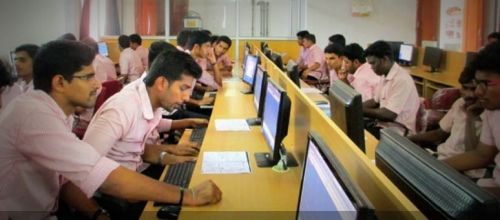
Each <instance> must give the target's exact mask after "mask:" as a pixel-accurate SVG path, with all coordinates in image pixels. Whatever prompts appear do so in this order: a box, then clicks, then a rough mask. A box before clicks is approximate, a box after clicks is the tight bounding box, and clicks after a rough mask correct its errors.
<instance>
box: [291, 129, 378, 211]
mask: <svg viewBox="0 0 500 220" xmlns="http://www.w3.org/2000/svg"><path fill="white" fill-rule="evenodd" d="M307 137H308V138H307V146H306V152H305V157H304V163H303V166H302V173H301V180H300V188H299V199H298V201H297V212H296V219H298V217H299V208H300V199H301V197H302V187H303V186H304V175H305V171H306V163H307V157H308V155H309V147H310V146H309V143H310V142H313V143H314V144H315V145H316V146H317V147H318V151H319V153H320V155H321V157H323V159H324V160H325V162H326V164H327V166H328V168H330V171H331V172H332V173H333V175H334V176H335V178H336V179H337V180H338V182H339V183H340V185H341V186H342V188H343V189H344V191H346V194H347V196H348V197H349V199H350V200H351V202H352V203H353V205H354V207H355V208H356V209H357V212H358V216H357V217H356V219H376V217H375V208H374V206H373V205H372V204H371V202H370V200H368V198H367V197H366V195H365V194H364V193H363V191H362V190H361V188H360V187H359V186H358V185H357V184H356V183H355V182H354V181H353V180H352V179H351V177H350V176H349V174H348V173H347V171H346V169H345V168H344V166H343V165H342V163H340V161H339V160H338V158H337V157H336V156H335V154H333V152H332V151H331V150H330V148H329V147H328V145H327V144H326V143H325V142H324V141H323V139H322V138H321V136H320V135H319V134H318V133H316V132H315V131H310V132H309V133H308V136H307Z"/></svg>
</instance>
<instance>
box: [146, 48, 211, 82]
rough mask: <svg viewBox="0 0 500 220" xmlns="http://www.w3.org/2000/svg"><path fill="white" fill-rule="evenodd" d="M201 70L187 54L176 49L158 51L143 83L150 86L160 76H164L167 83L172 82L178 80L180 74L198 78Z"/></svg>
mask: <svg viewBox="0 0 500 220" xmlns="http://www.w3.org/2000/svg"><path fill="white" fill-rule="evenodd" d="M201 72H202V70H201V67H200V66H199V65H198V64H197V63H196V62H195V61H194V59H193V57H191V56H190V55H189V54H187V53H184V52H182V51H178V50H174V51H171V50H166V51H162V52H160V54H159V55H158V57H156V59H155V60H154V61H153V64H152V65H151V68H150V69H149V72H148V75H147V76H146V78H144V83H145V84H146V86H148V87H151V86H153V85H154V83H155V81H156V79H157V78H158V77H160V76H163V77H165V78H166V79H167V80H168V82H169V83H172V82H174V81H176V80H179V79H180V78H181V75H182V74H185V75H189V76H193V77H194V78H196V79H198V78H200V76H201Z"/></svg>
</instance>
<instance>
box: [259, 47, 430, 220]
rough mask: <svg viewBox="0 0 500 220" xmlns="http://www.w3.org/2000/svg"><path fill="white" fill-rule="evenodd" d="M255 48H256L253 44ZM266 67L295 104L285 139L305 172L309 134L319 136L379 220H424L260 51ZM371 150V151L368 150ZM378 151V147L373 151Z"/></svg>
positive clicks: (293, 104)
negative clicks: (310, 132) (389, 219)
mask: <svg viewBox="0 0 500 220" xmlns="http://www.w3.org/2000/svg"><path fill="white" fill-rule="evenodd" d="M253 47H254V48H256V47H255V45H253ZM255 51H257V55H258V56H260V58H261V62H262V66H263V67H264V69H266V71H267V72H268V74H269V76H270V77H271V79H273V80H274V81H275V82H278V83H279V85H280V86H282V87H283V88H284V89H285V90H286V91H287V95H288V96H289V97H290V100H291V102H292V106H291V108H292V109H291V114H290V124H289V128H288V136H287V137H286V138H285V139H284V145H285V147H286V148H287V151H289V152H291V153H292V154H294V156H295V157H296V159H297V160H298V162H299V169H302V167H303V164H304V157H305V150H306V149H305V147H306V142H307V132H308V131H311V130H314V131H316V132H318V133H319V135H320V136H321V137H322V138H323V140H324V141H325V142H326V144H327V145H328V146H330V148H331V150H332V152H333V153H334V154H335V155H336V156H337V157H338V159H339V160H340V162H341V163H342V165H344V167H345V168H346V170H347V172H348V173H349V175H350V176H351V178H352V179H353V181H354V182H356V183H357V184H358V185H359V187H360V188H361V189H362V190H363V191H364V193H365V194H366V196H367V197H368V199H369V200H370V201H371V202H372V203H373V205H374V206H375V209H376V214H377V216H378V218H379V219H387V218H391V219H393V218H394V219H396V218H397V219H423V218H425V217H424V216H423V215H422V213H421V212H420V211H419V210H418V209H417V208H416V207H415V206H414V205H413V203H412V202H411V201H410V200H408V198H407V197H406V196H405V195H404V194H403V193H402V192H401V191H400V190H399V189H398V188H397V187H396V186H395V185H394V184H393V183H392V182H391V181H390V180H389V179H388V178H387V177H386V176H385V175H384V174H383V173H382V172H381V171H380V170H379V169H378V168H377V167H376V166H375V164H374V162H372V161H371V160H369V159H368V157H367V156H366V155H365V154H364V153H363V152H362V151H361V150H360V149H359V148H358V147H357V146H356V145H355V144H354V143H353V142H352V141H351V140H350V139H349V138H348V137H347V135H346V134H345V133H344V132H343V131H342V130H341V129H340V128H339V127H338V126H337V125H336V124H335V123H334V122H333V121H332V120H330V118H328V117H327V116H326V115H325V114H324V113H323V112H322V111H321V110H320V109H319V108H318V107H317V106H316V105H315V103H314V102H313V101H312V100H311V99H309V98H308V97H307V96H306V95H305V94H304V93H303V92H300V89H299V88H298V87H297V86H296V85H295V84H294V83H293V82H292V81H291V80H290V79H289V78H288V77H287V75H286V74H285V73H284V72H282V71H281V70H280V69H279V68H278V67H276V65H275V64H274V63H273V62H272V61H271V60H269V59H268V58H267V57H266V56H265V55H264V54H263V53H262V52H261V51H260V50H259V49H255ZM367 149H368V148H367ZM373 149H374V148H373Z"/></svg>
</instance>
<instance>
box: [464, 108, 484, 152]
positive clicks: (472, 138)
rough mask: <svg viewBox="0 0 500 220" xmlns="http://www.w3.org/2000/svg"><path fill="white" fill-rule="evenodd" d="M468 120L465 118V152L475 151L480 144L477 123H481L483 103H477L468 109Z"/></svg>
mask: <svg viewBox="0 0 500 220" xmlns="http://www.w3.org/2000/svg"><path fill="white" fill-rule="evenodd" d="M465 111H466V118H465V137H464V138H465V139H464V145H465V151H470V150H473V149H474V148H475V147H476V146H477V144H478V143H479V135H478V133H479V132H478V130H477V128H476V122H478V121H481V118H480V115H481V113H483V111H484V108H483V107H482V106H481V103H479V102H476V103H474V104H472V105H470V106H469V107H467V109H466V110H465Z"/></svg>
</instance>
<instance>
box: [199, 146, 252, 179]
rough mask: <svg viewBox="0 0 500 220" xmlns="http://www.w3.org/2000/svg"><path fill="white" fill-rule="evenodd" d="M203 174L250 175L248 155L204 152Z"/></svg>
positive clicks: (243, 152) (228, 152)
mask: <svg viewBox="0 0 500 220" xmlns="http://www.w3.org/2000/svg"><path fill="white" fill-rule="evenodd" d="M201 173H203V174H236V173H250V165H249V164H248V155H247V152H245V151H227V152H204V153H203V164H202V166H201Z"/></svg>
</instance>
